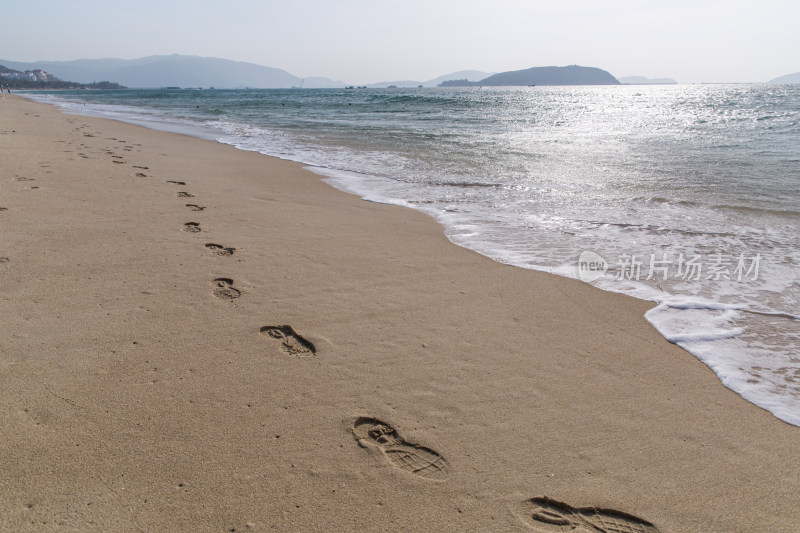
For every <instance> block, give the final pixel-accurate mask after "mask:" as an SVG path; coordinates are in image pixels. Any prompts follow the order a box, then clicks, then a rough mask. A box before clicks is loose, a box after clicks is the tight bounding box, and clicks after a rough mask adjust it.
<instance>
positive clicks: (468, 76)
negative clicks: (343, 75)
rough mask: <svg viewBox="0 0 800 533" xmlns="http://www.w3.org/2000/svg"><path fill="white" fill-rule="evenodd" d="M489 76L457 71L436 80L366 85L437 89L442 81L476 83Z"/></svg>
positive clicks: (476, 72)
mask: <svg viewBox="0 0 800 533" xmlns="http://www.w3.org/2000/svg"><path fill="white" fill-rule="evenodd" d="M491 75H492V73H491V72H483V71H480V70H459V71H458V72H453V73H452V74H446V75H444V76H439V77H438V78H434V79H432V80H428V81H412V80H402V81H382V82H380V83H370V84H368V85H367V87H371V88H383V87H419V86H420V85H422V86H423V87H437V86H438V85H439V84H440V83H442V82H444V81H449V80H462V79H464V80H469V81H478V80H482V79H483V78H486V77H487V76H491Z"/></svg>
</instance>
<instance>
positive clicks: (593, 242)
mask: <svg viewBox="0 0 800 533" xmlns="http://www.w3.org/2000/svg"><path fill="white" fill-rule="evenodd" d="M31 98H34V97H33V96H31ZM34 99H35V100H39V99H38V98H34ZM41 101H44V102H45V103H53V101H51V100H50V99H49V97H48V98H47V99H44V100H41ZM55 103H56V104H57V105H58V107H59V108H61V109H62V111H63V112H67V113H74V114H77V115H84V116H87V115H88V116H95V117H98V118H110V119H114V120H121V121H124V122H128V123H132V124H136V125H140V126H145V127H150V128H152V129H157V130H165V131H172V132H173V133H180V134H188V135H189V136H192V137H199V138H201V139H212V140H216V141H217V142H220V143H223V144H229V145H232V146H234V147H236V148H239V149H241V150H246V151H254V152H258V153H263V154H265V155H273V156H277V157H278V158H279V159H284V160H288V161H296V162H299V163H303V164H305V165H307V166H308V167H309V168H310V169H311V170H312V171H313V172H315V173H319V174H322V175H325V176H326V179H325V180H324V181H325V182H326V183H328V184H330V185H332V186H334V187H336V188H339V189H341V190H344V191H345V192H349V193H351V194H355V195H357V196H359V197H361V198H363V199H367V200H370V201H375V202H378V203H384V204H389V205H400V206H404V207H410V208H412V209H416V210H419V211H421V212H423V213H426V214H427V215H429V216H432V217H433V218H434V219H435V220H436V221H437V222H438V223H439V224H441V225H442V226H443V227H444V233H445V235H446V236H447V238H448V240H450V241H451V242H453V243H455V244H457V245H459V246H463V247H465V248H468V249H471V250H473V251H476V252H478V253H480V254H482V255H485V256H487V257H489V258H491V259H493V260H495V261H498V262H500V263H504V264H510V265H512V266H517V267H521V268H529V269H534V270H539V271H543V272H550V273H555V274H558V275H562V276H564V277H567V278H572V279H576V278H580V279H583V278H582V277H581V276H580V275H577V276H576V274H577V272H576V267H577V265H578V263H579V259H578V258H577V257H572V254H564V253H563V252H562V250H565V249H567V250H584V251H585V252H587V253H589V254H592V253H595V252H597V251H601V253H602V254H603V255H605V256H606V257H607V258H608V259H609V262H608V264H609V265H614V263H615V261H614V260H613V259H612V257H613V251H612V252H609V250H607V249H605V246H608V247H609V249H610V250H613V249H614V248H616V251H617V261H616V262H617V267H619V265H620V264H622V263H620V261H622V258H623V257H624V255H620V253H621V252H620V248H619V246H618V244H616V245H615V243H618V238H619V236H617V237H613V236H612V238H611V239H610V241H609V242H608V243H606V244H605V245H604V246H600V243H599V242H598V241H597V239H596V238H594V239H589V242H587V241H586V240H584V239H581V238H578V239H577V240H575V241H573V242H571V244H569V243H565V242H562V241H561V240H559V236H558V235H557V234H556V235H549V234H548V232H547V231H546V230H545V231H544V232H538V231H537V232H528V231H523V233H527V234H529V235H530V234H538V237H535V238H533V239H530V240H527V242H526V239H529V237H527V236H524V235H521V234H520V233H519V231H520V228H519V227H516V226H515V225H514V224H513V223H511V224H507V223H501V224H500V225H499V226H500V228H501V229H500V230H499V235H493V236H492V233H494V232H497V231H498V230H497V228H494V229H492V226H494V225H495V223H494V222H493V221H494V219H493V218H492V214H491V213H487V212H486V211H485V210H484V209H482V208H481V207H478V208H477V211H475V210H472V209H470V208H469V207H466V206H464V207H465V208H464V209H462V206H463V203H462V202H461V201H459V200H457V201H456V203H455V209H449V208H448V209H444V210H442V209H441V208H437V207H435V206H437V205H441V204H440V202H442V201H445V202H447V201H446V200H444V199H443V198H441V197H440V196H439V195H437V194H436V193H434V194H433V195H432V198H433V199H434V201H433V202H432V207H433V208H429V201H427V200H424V198H428V196H427V194H428V193H425V192H422V191H420V190H414V189H413V188H412V189H408V188H406V187H405V186H400V187H399V188H395V186H393V185H390V184H389V183H390V182H392V181H393V180H388V181H387V180H386V179H385V176H384V177H383V178H382V177H380V176H383V174H381V173H380V172H379V173H378V174H375V175H373V174H371V173H370V172H369V171H368V170H367V171H364V169H363V168H362V170H352V169H355V168H357V167H363V166H364V165H365V164H367V166H369V165H368V163H364V162H368V161H370V158H369V157H367V156H366V154H362V155H363V157H362V158H361V159H362V162H361V163H359V162H355V161H352V160H351V161H350V164H348V161H347V160H344V161H342V160H339V159H337V157H336V155H335V154H328V155H329V156H330V157H332V159H326V158H325V157H322V156H321V155H320V154H317V156H316V157H314V156H313V155H312V156H311V157H310V158H308V154H306V155H305V156H304V155H303V150H300V151H299V152H298V151H296V150H294V149H293V148H291V147H290V146H289V145H286V146H283V149H284V150H285V151H282V150H276V149H275V148H276V147H275V146H271V145H270V143H269V142H268V141H267V140H265V139H264V138H262V137H261V136H260V135H259V134H258V133H257V131H256V133H255V134H254V135H255V137H256V138H257V139H258V140H257V141H250V140H249V135H244V136H241V135H240V134H239V133H236V131H237V129H238V128H237V127H232V128H224V127H220V128H219V129H216V127H215V126H209V125H208V124H203V125H202V126H200V125H197V124H195V125H190V124H189V123H187V122H185V121H183V119H178V118H176V117H174V116H173V117H172V118H171V119H170V118H167V117H168V115H169V113H167V115H159V118H158V119H157V120H155V121H153V120H150V119H148V118H144V119H143V117H141V116H140V117H139V118H137V116H138V115H137V114H136V113H135V112H129V110H127V109H128V108H127V107H124V108H123V109H126V111H124V112H122V114H116V112H114V111H111V110H110V109H111V108H107V107H101V108H93V107H92V106H89V107H85V106H80V105H78V106H77V107H76V106H74V105H73V104H69V103H68V101H66V100H59V99H56V100H55ZM107 104H108V102H107ZM112 108H113V105H112ZM156 109H158V106H156V107H154V108H152V110H156ZM87 110H89V111H87ZM150 118H152V117H150ZM195 118H197V117H195ZM256 122H257V121H256ZM248 124H249V122H248V121H247V120H245V121H244V123H240V124H239V125H240V126H244V127H245V130H246V129H247V128H248V127H250V126H253V124H249V126H248ZM256 130H258V127H256ZM215 132H216V133H215ZM316 133H317V134H319V133H320V132H316ZM297 142H300V140H299V139H297ZM265 143H266V144H265ZM301 144H302V143H301ZM266 146H271V148H267V149H265V147H266ZM419 148H420V149H422V147H421V146H420V147H419ZM312 153H313V149H312ZM420 157H421V158H422V159H426V158H427V156H423V155H420ZM342 163H344V164H345V166H344V167H342V166H341V164H342ZM351 167H352V169H351V170H344V169H345V168H351ZM400 181H402V180H400ZM501 181H502V180H501ZM420 194H421V196H420ZM420 198H423V200H422V201H420ZM412 199H413V200H412ZM483 201H485V199H484V200H483ZM483 201H478V202H477V203H476V204H474V205H478V204H481V203H482V202H483ZM485 207H486V206H484V208H485ZM501 211H502V209H501ZM687 215H688V216H689V217H690V218H691V213H688V214H687ZM473 217H477V218H474V219H473ZM487 217H488V218H487ZM600 218H603V217H602V216H601V217H600ZM610 218H612V219H613V218H614V216H613V215H611V217H610ZM634 218H635V217H634ZM465 219H466V220H469V221H470V222H469V223H468V224H467V226H466V228H463V227H461V224H462V223H463V222H464V220H465ZM481 221H482V222H481ZM487 222H488V224H487ZM495 222H496V221H495ZM614 225H615V224H611V226H614ZM626 225H627V223H626V224H623V226H626ZM667 225H669V224H668V223H667ZM725 227H727V226H725ZM696 229H697V228H696ZM465 232H466V235H464V233H465ZM678 232H679V233H680V230H679V231H678ZM498 237H499V239H498ZM551 237H552V239H551ZM504 239H505V240H504ZM517 239H521V240H517ZM634 241H636V237H634ZM777 241H780V239H778V240H777ZM777 241H776V242H777ZM499 242H505V243H506V244H498V243H499ZM509 242H512V243H513V244H511V245H508V243H509ZM667 243H669V246H668V247H670V248H672V249H674V250H682V249H684V248H685V247H686V246H687V245H691V243H687V242H680V240H679V241H678V242H675V241H670V240H669V239H667V241H666V242H664V243H662V246H666V245H667ZM695 244H696V243H695ZM784 244H785V243H784ZM682 247H683V248H682ZM767 247H769V246H767ZM635 248H638V249H639V253H642V251H643V250H645V252H644V253H642V256H643V257H641V259H642V263H643V265H644V266H643V267H642V268H643V269H644V270H645V271H646V269H647V262H646V256H647V253H646V250H647V247H646V246H645V247H644V248H642V246H641V243H640V245H639V246H635V247H633V246H632V247H631V249H630V250H628V251H627V252H626V253H631V254H633V255H634V256H635V255H637V252H636V251H635ZM723 248H724V246H723ZM716 249H721V248H720V246H719V244H718V245H717V246H716ZM733 249H735V247H734V248H732V250H733ZM623 250H624V249H623ZM552 251H555V253H556V256H557V257H558V259H556V260H555V263H552V261H553V259H554V258H553V257H551V252H552ZM650 251H651V252H653V251H654V250H650ZM684 251H688V250H684ZM609 253H610V254H611V255H609ZM731 253H732V255H731V256H730V257H732V258H733V257H735V253H733V252H731ZM787 253H788V252H787ZM723 255H725V254H720V255H718V256H717V259H714V257H715V255H714V254H710V255H707V256H706V257H701V256H699V255H698V256H697V257H696V258H695V260H697V259H699V260H700V262H701V264H700V266H699V268H698V278H697V279H694V280H693V281H692V283H693V284H696V285H697V286H696V287H694V289H696V290H699V291H700V292H705V291H707V290H709V289H710V290H711V292H712V294H711V295H709V294H708V293H707V292H706V293H705V295H704V297H702V298H698V297H696V295H695V292H693V291H692V290H689V289H690V288H689V287H686V286H684V287H683V288H682V289H678V291H677V292H675V291H674V290H673V288H671V287H670V286H669V285H667V286H664V285H662V283H659V282H655V283H653V282H647V281H642V280H641V277H640V275H639V274H638V271H637V273H635V272H634V271H633V269H631V271H630V272H628V273H627V275H628V276H633V275H634V274H636V279H635V281H633V282H630V283H629V282H627V281H624V280H620V277H621V276H623V275H624V274H625V272H622V271H617V272H616V273H615V272H612V271H611V270H609V272H608V274H607V275H605V274H604V275H603V276H601V278H599V279H598V280H596V281H594V282H593V283H591V284H592V285H594V286H595V287H599V288H602V289H604V290H608V291H611V292H618V293H622V294H626V295H629V296H633V297H635V298H639V299H643V300H645V301H648V302H653V303H654V304H655V306H656V308H654V309H651V310H649V311H648V313H647V314H646V319H647V320H648V322H650V323H651V324H652V326H653V327H654V328H655V329H656V330H657V331H659V333H660V334H661V335H662V336H663V337H664V338H666V339H668V340H669V341H670V342H673V343H675V344H677V345H678V346H680V347H681V348H683V349H685V350H686V351H688V352H689V353H692V354H693V355H694V356H695V357H697V358H698V359H699V360H700V361H703V362H704V364H706V365H707V366H709V368H711V369H712V370H713V371H714V372H715V374H717V376H718V378H719V379H720V381H721V382H722V383H723V384H724V385H725V386H726V387H728V388H730V389H731V390H733V391H734V392H736V393H737V394H739V395H740V396H742V397H743V398H745V399H747V400H748V401H750V402H752V403H754V404H755V405H757V406H759V407H762V408H766V409H767V410H769V411H770V412H772V413H773V415H775V416H776V417H778V418H780V419H781V420H783V421H785V422H788V423H790V424H793V425H795V426H800V418H798V415H797V414H796V413H797V410H798V408H800V405H798V402H797V401H796V397H797V395H796V394H793V393H796V392H798V391H797V387H795V386H794V383H793V378H792V377H791V374H790V372H791V368H790V365H789V366H787V365H786V364H785V361H786V360H787V358H788V359H791V357H792V351H791V347H792V346H793V344H792V341H791V339H792V331H793V329H796V326H795V324H793V323H784V324H777V323H764V321H763V319H762V320H760V321H759V320H756V319H754V318H753V317H754V316H755V314H748V311H749V310H751V309H753V310H758V309H760V310H761V312H763V314H762V315H761V316H762V317H767V316H771V317H773V318H772V319H771V320H772V321H773V322H774V321H775V320H780V319H781V318H783V319H784V320H786V319H788V320H792V319H793V317H792V316H790V315H788V314H787V313H784V312H780V311H778V312H776V311H775V310H776V309H791V307H792V304H791V303H790V300H791V299H790V298H789V297H788V296H787V298H786V299H785V301H784V303H787V304H789V307H781V306H780V305H779V306H778V307H763V306H762V305H761V303H760V296H761V295H760V294H759V293H758V292H757V291H755V288H754V287H750V288H749V289H748V288H745V287H742V290H743V291H744V292H743V293H739V294H738V296H737V297H735V298H731V297H729V296H725V293H726V290H723V288H722V286H718V287H716V288H714V287H709V286H707V282H706V281H700V280H699V270H700V269H702V268H703V267H704V266H705V267H706V268H711V267H712V266H713V264H712V261H715V260H716V261H719V262H722V263H723V264H722V265H720V268H723V269H725V268H726V267H725V261H722V258H723ZM654 257H655V256H653V255H651V263H650V266H651V267H652V266H653V258H654ZM682 257H683V255H682V254H681V255H680V257H676V254H674V253H673V254H672V258H671V260H670V261H667V263H666V264H667V265H668V266H667V268H665V269H664V272H663V274H662V275H663V280H662V281H663V282H666V278H667V276H668V274H667V270H668V269H669V268H670V266H669V265H671V266H673V267H674V266H675V264H680V262H681V261H682V260H683V259H682ZM725 257H727V255H726V256H725ZM787 257H792V255H788V256H787ZM601 259H602V258H601ZM746 259H749V260H751V261H753V263H751V268H752V265H753V264H756V263H755V261H756V260H757V258H756V257H754V256H750V257H749V258H745V256H744V254H743V253H742V254H741V255H740V258H739V261H740V263H741V265H742V271H740V277H741V274H742V273H743V272H744V269H745V267H746V265H745V262H746ZM602 260H603V261H605V259H602ZM703 262H705V265H703V264H702V263H703ZM730 267H731V268H732V267H733V265H732V264H731V266H730ZM622 268H624V266H623V267H622ZM737 268H738V267H737ZM654 272H656V270H653V271H651V274H652V273H654ZM749 273H750V271H749V270H748V274H749ZM680 274H681V273H680V267H679V266H678V268H677V273H676V272H675V271H674V270H673V271H672V272H670V273H669V275H670V280H671V281H672V282H673V284H674V283H675V282H676V281H677V279H678V277H679V276H680ZM722 274H723V279H727V275H724V272H722ZM734 274H735V273H734ZM785 276H789V277H792V276H791V274H790V273H789V272H783V273H780V272H777V271H773V272H772V273H771V274H770V275H768V276H765V279H767V278H769V280H770V282H772V283H774V282H776V281H778V280H780V279H784V277H785ZM683 277H684V279H685V278H686V276H685V275H684V276H683ZM757 277H758V268H756V270H755V275H753V278H752V280H749V281H746V282H747V283H755V282H756V278H757ZM648 279H649V275H648ZM705 279H711V278H710V276H705ZM748 279H749V278H748ZM739 282H740V283H741V282H742V280H741V279H740V280H739ZM769 284H770V283H767V285H769ZM712 285H713V283H712ZM733 285H737V284H736V283H733ZM787 287H788V285H787ZM738 288H739V287H734V286H729V287H728V289H727V290H728V291H730V290H733V289H738ZM780 292H781V291H777V290H776V291H775V294H780ZM715 295H716V296H715ZM779 299H780V298H779ZM665 304H666V305H665ZM722 309H724V310H727V311H726V313H725V315H724V316H720V310H722ZM774 328H778V329H779V331H781V333H780V336H781V338H780V339H775V338H774V336H772V335H771V333H770V332H771V331H773V329H774ZM760 343H765V345H766V346H769V347H770V348H763V349H759V348H758V347H757V346H759V345H760ZM753 378H755V379H753Z"/></svg>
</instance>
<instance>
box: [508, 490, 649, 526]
mask: <svg viewBox="0 0 800 533" xmlns="http://www.w3.org/2000/svg"><path fill="white" fill-rule="evenodd" d="M520 517H521V518H522V521H523V522H525V524H526V525H527V526H529V527H532V528H534V529H536V530H538V531H543V532H546V531H553V532H556V531H572V532H575V533H658V528H656V526H654V525H653V524H651V523H650V522H647V521H645V520H642V519H641V518H637V517H635V516H633V515H629V514H627V513H623V512H622V511H615V510H614V509H599V508H597V507H579V508H575V507H572V506H570V505H568V504H566V503H562V502H559V501H556V500H553V499H551V498H548V497H547V496H542V497H537V498H531V499H529V500H525V501H524V502H522V509H521V512H520Z"/></svg>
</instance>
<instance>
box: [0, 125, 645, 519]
mask: <svg viewBox="0 0 800 533" xmlns="http://www.w3.org/2000/svg"><path fill="white" fill-rule="evenodd" d="M87 136H88V135H87ZM114 140H116V139H114ZM120 142H125V141H120ZM125 150H126V151H131V150H132V147H129V146H126V147H125ZM107 153H108V154H111V155H112V158H113V162H114V163H119V164H122V163H125V161H124V159H123V158H122V157H121V156H117V155H114V154H113V152H111V151H107ZM81 156H82V157H86V156H85V154H81ZM134 168H136V169H139V170H148V167H146V166H134ZM136 176H137V177H146V174H144V172H139V173H137V174H136ZM23 179H24V178H23ZM19 181H22V179H20V180H19ZM167 183H171V184H173V185H178V186H185V185H186V182H185V181H179V180H167ZM176 194H177V197H178V198H194V197H195V195H194V194H192V193H190V192H188V191H178V192H177V193H176ZM185 207H186V208H187V209H188V210H190V211H196V212H199V211H203V210H205V209H206V208H205V206H201V205H198V204H185ZM6 209H7V208H5V207H0V211H5V210H6ZM182 229H183V231H186V232H189V233H198V232H200V231H201V228H200V223H199V222H186V223H185V224H184V225H183V227H182ZM205 248H207V249H208V250H209V251H210V252H211V254H213V255H216V256H231V255H233V254H234V252H235V251H236V249H235V248H232V247H226V246H224V245H221V244H216V243H206V244H205ZM5 261H8V258H5V257H0V262H5ZM212 294H213V295H214V296H215V297H216V298H219V299H221V300H234V299H236V298H239V297H240V296H241V291H239V290H238V289H237V288H235V287H234V281H233V280H232V279H230V278H216V279H214V280H213V282H212ZM260 333H261V334H262V335H264V336H266V337H268V338H269V339H270V340H271V341H273V342H275V343H277V344H278V346H279V347H280V349H281V351H283V352H284V353H286V354H288V355H292V356H295V357H299V358H303V357H312V356H314V355H316V353H317V348H316V346H315V345H314V343H312V342H311V341H309V340H308V339H306V338H305V337H303V336H302V335H300V334H299V333H298V332H297V331H295V329H294V328H293V327H292V326H289V325H280V326H264V327H262V328H261V329H260ZM352 433H353V435H354V437H355V440H356V442H357V444H358V445H359V446H361V447H362V448H367V449H369V448H372V449H377V450H379V452H380V454H381V455H382V456H383V457H384V458H385V459H386V460H387V461H388V463H389V464H390V465H391V466H392V467H394V468H397V469H399V470H401V471H404V472H406V473H408V474H411V475H414V476H416V477H418V478H420V479H423V480H428V481H435V482H443V481H446V480H447V479H448V478H449V477H450V475H451V467H450V464H449V463H448V462H447V460H446V459H445V458H444V457H443V456H442V455H441V454H440V453H439V452H437V451H435V450H433V449H431V448H427V447H425V446H422V445H419V444H416V443H412V442H409V441H407V440H405V439H404V438H403V437H402V436H401V435H400V433H399V432H398V431H397V430H396V429H395V428H394V427H393V426H392V425H391V424H389V423H387V422H384V421H382V420H380V419H378V418H373V417H359V418H357V419H356V420H355V421H354V422H353V423H352ZM515 514H517V516H518V517H519V518H520V520H521V521H522V522H523V523H524V524H525V525H526V526H528V527H530V528H533V529H534V530H537V531H542V532H548V531H551V532H558V531H575V532H576V533H577V532H584V533H659V530H658V528H657V527H656V526H655V525H653V524H651V523H650V522H647V521H646V520H643V519H641V518H638V517H636V516H633V515H630V514H627V513H625V512H622V511H617V510H614V509H600V508H596V507H572V506H571V505H569V504H567V503H563V502H559V501H557V500H554V499H552V498H549V497H548V496H539V497H534V498H530V499H528V500H525V501H523V502H520V504H519V506H518V509H516V510H515Z"/></svg>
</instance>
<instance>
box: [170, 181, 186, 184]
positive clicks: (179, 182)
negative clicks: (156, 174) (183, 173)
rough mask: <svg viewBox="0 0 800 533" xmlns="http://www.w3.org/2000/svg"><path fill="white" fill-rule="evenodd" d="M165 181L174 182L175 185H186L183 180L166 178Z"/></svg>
mask: <svg viewBox="0 0 800 533" xmlns="http://www.w3.org/2000/svg"><path fill="white" fill-rule="evenodd" d="M167 183H174V184H175V185H186V182H185V181H175V180H167Z"/></svg>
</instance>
